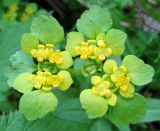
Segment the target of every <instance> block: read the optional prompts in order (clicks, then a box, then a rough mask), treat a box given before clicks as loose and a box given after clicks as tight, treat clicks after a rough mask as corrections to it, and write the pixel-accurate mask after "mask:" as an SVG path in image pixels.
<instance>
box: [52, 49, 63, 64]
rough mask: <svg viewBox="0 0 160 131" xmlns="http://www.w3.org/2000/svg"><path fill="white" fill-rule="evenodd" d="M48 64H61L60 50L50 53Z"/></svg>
mask: <svg viewBox="0 0 160 131" xmlns="http://www.w3.org/2000/svg"><path fill="white" fill-rule="evenodd" d="M49 62H51V63H56V64H61V63H62V53H61V51H60V50H56V51H54V52H53V53H52V55H51V56H50V57H49Z"/></svg>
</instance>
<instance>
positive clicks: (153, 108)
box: [141, 98, 160, 122]
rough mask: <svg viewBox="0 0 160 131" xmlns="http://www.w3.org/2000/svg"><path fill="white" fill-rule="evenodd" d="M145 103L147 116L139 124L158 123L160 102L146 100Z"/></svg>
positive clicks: (159, 119) (157, 100)
mask: <svg viewBox="0 0 160 131" xmlns="http://www.w3.org/2000/svg"><path fill="white" fill-rule="evenodd" d="M146 101H147V106H148V107H147V114H146V116H145V117H144V118H143V119H142V120H141V122H153V121H160V100H159V99H151V98H148V99H146Z"/></svg>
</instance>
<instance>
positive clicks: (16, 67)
mask: <svg viewBox="0 0 160 131" xmlns="http://www.w3.org/2000/svg"><path fill="white" fill-rule="evenodd" d="M10 61H11V64H12V66H10V67H7V68H6V70H5V72H4V73H5V76H6V77H7V78H8V81H7V82H8V85H9V86H12V83H13V81H14V80H15V78H16V77H17V76H18V75H19V74H20V73H23V72H30V73H32V72H33V71H35V70H36V69H37V67H36V65H35V64H34V62H33V59H32V57H31V56H29V55H27V54H25V53H24V52H23V51H18V52H16V53H15V54H14V55H12V56H11V58H10Z"/></svg>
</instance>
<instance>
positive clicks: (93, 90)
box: [92, 86, 98, 95]
mask: <svg viewBox="0 0 160 131" xmlns="http://www.w3.org/2000/svg"><path fill="white" fill-rule="evenodd" d="M92 94H94V95H98V90H97V89H96V87H94V86H93V87H92Z"/></svg>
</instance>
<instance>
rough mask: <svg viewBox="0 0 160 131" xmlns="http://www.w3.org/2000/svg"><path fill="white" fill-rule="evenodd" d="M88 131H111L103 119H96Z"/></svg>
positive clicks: (109, 125) (108, 124)
mask: <svg viewBox="0 0 160 131" xmlns="http://www.w3.org/2000/svg"><path fill="white" fill-rule="evenodd" d="M90 131H112V127H111V123H109V122H108V121H107V120H106V119H104V118H101V119H97V121H96V122H94V123H93V125H92V126H91V129H90Z"/></svg>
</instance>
